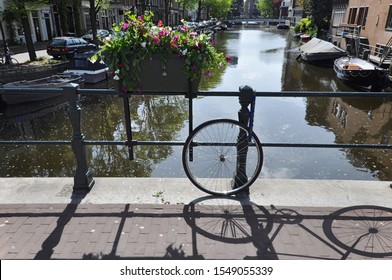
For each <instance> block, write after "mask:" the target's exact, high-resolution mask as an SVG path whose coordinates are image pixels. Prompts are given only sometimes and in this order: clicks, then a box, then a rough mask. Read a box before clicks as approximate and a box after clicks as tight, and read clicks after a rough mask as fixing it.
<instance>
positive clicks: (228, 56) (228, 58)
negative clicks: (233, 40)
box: [225, 54, 233, 62]
mask: <svg viewBox="0 0 392 280" xmlns="http://www.w3.org/2000/svg"><path fill="white" fill-rule="evenodd" d="M225 57H226V61H227V62H230V61H232V60H233V59H232V58H231V56H230V55H228V54H226V56H225Z"/></svg>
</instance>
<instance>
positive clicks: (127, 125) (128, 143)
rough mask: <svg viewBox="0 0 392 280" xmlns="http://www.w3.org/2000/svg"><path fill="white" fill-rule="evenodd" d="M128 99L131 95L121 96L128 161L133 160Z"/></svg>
mask: <svg viewBox="0 0 392 280" xmlns="http://www.w3.org/2000/svg"><path fill="white" fill-rule="evenodd" d="M129 98H131V95H129V97H128V95H127V94H124V96H123V101H124V102H123V103H124V115H125V130H126V133H127V141H126V142H125V145H126V146H127V147H128V154H129V160H133V159H134V155H133V145H132V128H131V112H130V109H129Z"/></svg>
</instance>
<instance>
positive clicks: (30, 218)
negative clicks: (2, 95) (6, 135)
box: [0, 178, 392, 260]
mask: <svg viewBox="0 0 392 280" xmlns="http://www.w3.org/2000/svg"><path fill="white" fill-rule="evenodd" d="M17 182H18V183H17ZM48 182H49V183H48ZM71 182H72V179H71V178H63V179H61V178H58V179H53V178H43V179H37V178H30V179H25V178H24V179H17V178H13V179H5V178H1V179H0V186H1V189H0V197H1V199H0V259H245V260H252V259H289V260H293V259H296V260H297V259H319V260H320V259H321V260H324V259H392V209H390V208H388V207H386V205H388V204H389V203H390V201H391V199H390V198H389V196H390V194H391V193H390V192H391V190H390V188H389V183H385V182H383V183H382V182H359V181H347V182H341V181H334V182H333V181H325V182H322V181H318V182H319V185H323V184H324V186H323V187H324V188H325V186H328V185H329V186H332V185H336V186H337V189H342V186H346V187H345V189H344V190H342V191H343V192H344V193H345V197H346V199H347V198H349V197H351V198H350V199H352V197H353V196H354V195H355V194H354V193H350V192H349V190H350V186H351V185H353V186H356V190H357V191H360V192H362V193H365V195H366V189H367V187H369V186H371V187H372V188H373V193H374V194H376V195H377V196H379V195H380V194H381V193H383V192H384V195H383V199H384V200H385V201H386V203H385V205H381V204H382V203H376V204H375V203H373V202H372V201H376V200H373V199H372V197H370V196H369V195H366V196H367V197H368V198H367V200H368V203H367V204H366V205H365V204H363V203H362V202H363V201H361V200H360V199H359V198H358V199H356V200H355V201H353V200H350V201H348V200H347V201H346V202H344V203H343V202H339V203H336V202H333V201H329V202H328V201H327V200H325V201H323V202H321V199H320V195H323V197H324V198H326V199H327V198H328V197H329V195H328V191H329V190H327V189H321V190H318V189H317V188H316V187H313V189H314V191H313V192H306V191H305V189H306V187H307V186H310V185H313V186H315V185H316V184H317V181H304V180H298V181H288V180H270V181H269V180H259V181H257V182H256V188H255V189H253V188H254V187H255V186H252V189H251V195H250V197H249V198H246V197H243V198H235V197H230V198H224V197H212V196H205V195H204V194H203V193H201V192H200V193H199V192H197V191H195V190H192V188H191V186H190V185H186V184H189V183H187V182H186V180H181V179H166V180H161V179H159V180H154V179H147V178H144V179H140V180H138V179H130V178H126V179H125V178H113V179H109V178H104V179H99V178H98V179H97V182H96V186H94V188H93V189H92V190H91V191H90V193H88V194H83V193H73V194H72V191H71V188H70V185H71V184H70V183H71ZM142 182H144V185H143V183H142ZM159 182H160V183H159ZM284 183H285V184H286V186H287V185H288V183H290V184H289V186H290V187H292V186H296V192H297V193H299V194H301V193H302V194H306V196H307V197H312V196H314V197H315V198H316V197H317V199H313V200H311V199H310V200H307V199H308V198H305V196H302V197H303V199H302V202H303V203H302V204H304V205H303V206H301V205H300V202H301V199H300V195H299V196H298V197H294V195H293V201H292V206H290V202H289V201H285V200H279V199H278V197H279V195H280V196H282V197H283V196H285V193H286V194H287V193H289V189H284V187H283V186H282V185H284ZM350 183H351V185H350ZM174 184H176V186H175V187H173V188H172V189H170V188H169V187H170V186H174ZM258 184H262V185H263V186H264V189H263V190H261V189H259V188H258ZM49 185H51V186H52V187H51V188H50V187H49ZM134 185H139V186H142V187H143V192H145V193H144V195H143V196H142V197H144V196H146V197H145V199H139V200H137V199H136V200H134V201H132V199H130V198H129V197H134V198H136V197H138V196H139V195H140V193H138V190H136V189H135V190H134V191H132V187H133V186H134ZM185 185H186V186H187V187H188V190H189V191H186V189H184V191H183V192H184V193H187V192H188V193H189V194H190V196H189V197H187V196H180V195H178V196H177V197H178V199H175V196H173V197H171V198H170V199H169V194H176V193H177V190H176V187H178V188H182V187H183V186H185ZM362 185H364V186H362ZM104 186H105V187H106V188H105V192H106V193H107V194H108V195H107V196H106V199H105V198H104V197H103V194H104V193H102V192H100V189H101V188H102V189H104V188H103V187H104ZM114 186H117V188H116V187H114ZM119 186H122V187H121V188H120V187H119ZM271 186H273V187H275V190H276V191H275V193H274V191H273V190H272V189H270V187H271ZM165 187H167V188H165ZM119 189H121V190H123V191H124V193H125V191H126V192H128V197H127V196H126V195H125V194H124V193H121V191H119ZM130 189H131V190H130ZM331 189H333V188H332V187H331ZM320 191H321V192H323V193H324V194H322V193H320ZM267 192H269V193H270V197H269V198H267V199H266V197H268V196H267V195H266V193H267ZM147 193H149V195H147ZM335 195H336V197H337V201H338V196H339V193H337V192H335ZM28 196H30V199H28ZM94 196H95V197H94ZM147 196H148V197H147ZM7 197H8V198H7ZM18 197H19V198H18ZM98 197H100V198H101V200H98V199H97V198H98ZM191 197H192V198H191ZM7 199H8V202H7ZM28 200H30V201H31V202H30V203H29V202H28ZM169 200H170V201H169ZM126 201H129V202H128V203H127V202H126ZM138 201H139V202H138ZM311 201H316V202H315V203H311ZM271 202H274V203H271ZM275 202H276V203H275ZM377 204H379V205H377ZM328 205H330V206H328Z"/></svg>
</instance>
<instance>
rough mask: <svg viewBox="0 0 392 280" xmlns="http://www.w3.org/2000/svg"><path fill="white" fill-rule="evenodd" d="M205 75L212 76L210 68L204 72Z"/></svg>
mask: <svg viewBox="0 0 392 280" xmlns="http://www.w3.org/2000/svg"><path fill="white" fill-rule="evenodd" d="M204 75H205V76H207V77H211V76H212V73H211V71H210V70H207V71H206V72H204Z"/></svg>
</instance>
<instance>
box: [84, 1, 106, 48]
mask: <svg viewBox="0 0 392 280" xmlns="http://www.w3.org/2000/svg"><path fill="white" fill-rule="evenodd" d="M89 1H90V2H89V3H90V9H89V13H90V22H91V32H92V35H93V42H94V43H95V44H98V37H97V15H98V13H99V11H100V10H101V9H107V8H108V7H109V5H110V0H89Z"/></svg>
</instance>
